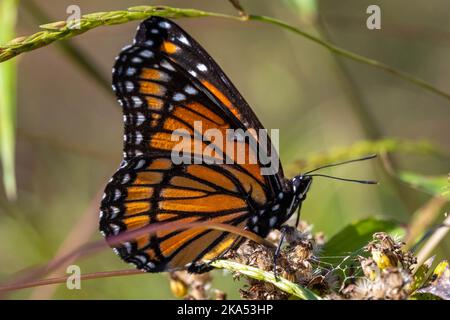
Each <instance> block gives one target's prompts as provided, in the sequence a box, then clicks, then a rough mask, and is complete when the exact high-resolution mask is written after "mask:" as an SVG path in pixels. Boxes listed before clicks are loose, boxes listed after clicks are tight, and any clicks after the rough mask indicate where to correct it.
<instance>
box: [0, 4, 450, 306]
mask: <svg viewBox="0 0 450 320" xmlns="http://www.w3.org/2000/svg"><path fill="white" fill-rule="evenodd" d="M2 1H3V0H2ZM25 2H27V4H25ZM30 3H34V6H31V5H30ZM72 4H76V5H79V6H80V8H81V10H82V13H91V12H98V11H110V10H119V9H125V8H127V7H130V6H135V5H142V4H146V5H153V4H163V5H168V6H174V7H185V8H189V7H192V8H197V9H202V10H207V11H214V12H223V13H229V14H236V11H235V10H234V9H233V8H232V6H231V5H230V4H229V2H228V1H225V0H203V1H189V0H184V1H181V0H180V1H142V0H141V1H137V0H133V1H132V0H122V1H116V2H112V1H98V0H97V1H93V0H83V1H75V0H34V1H28V0H24V1H22V2H19V10H18V17H17V27H16V35H17V36H21V35H28V34H32V33H34V32H37V31H38V25H39V24H42V23H46V22H52V21H58V20H65V19H66V17H67V16H68V15H67V13H66V8H67V7H68V6H69V5H72ZM241 4H242V5H243V6H244V7H245V9H246V10H247V11H248V12H249V13H254V14H263V15H268V16H273V17H276V18H278V19H282V20H284V21H286V22H288V23H290V24H292V25H294V26H298V27H300V28H301V29H302V30H305V31H307V32H310V33H312V34H316V35H319V36H320V37H324V38H325V39H328V40H329V41H331V42H333V43H335V44H337V45H339V46H341V47H343V48H346V49H348V50H350V51H353V52H356V53H359V54H361V55H364V56H367V57H371V58H374V59H377V60H379V61H383V62H385V63H387V64H388V65H391V66H393V67H395V68H397V69H399V70H403V71H406V72H409V73H411V74H413V75H416V76H419V77H421V78H423V79H426V80H427V81H429V82H430V83H432V84H434V85H436V86H437V87H439V88H441V89H443V90H444V91H450V64H449V63H448V56H450V24H449V23H448V21H449V20H450V10H449V9H450V3H449V2H448V1H447V0H430V1H416V2H411V1H406V0H397V1H388V0H386V1H375V0H368V1H366V0H343V1H333V0H321V1H294V0H293V1H288V0H286V1H272V0H257V1H256V0H247V1H246V0H242V1H241ZM371 4H378V5H379V6H380V7H381V10H382V29H381V30H375V31H371V30H368V29H367V28H366V18H367V16H368V15H367V14H366V8H367V7H368V6H369V5H371ZM39 11H42V12H39ZM42 13H44V14H45V15H47V16H48V17H49V20H48V21H41V20H40V19H39V15H41V16H42ZM41 18H42V17H41ZM177 23H179V24H180V25H181V26H182V27H183V28H184V29H185V30H186V31H187V32H189V33H190V34H191V35H192V36H193V37H194V38H195V39H197V40H198V41H199V42H200V43H201V44H202V45H203V46H204V47H205V48H206V50H207V51H208V52H209V53H210V55H211V56H212V57H214V59H215V60H216V61H217V62H218V63H219V64H220V65H221V66H222V68H223V70H224V71H225V72H226V74H227V75H228V76H229V77H230V78H231V80H232V81H233V82H234V84H235V85H236V87H237V88H238V89H239V91H240V92H241V93H242V95H243V96H244V97H245V98H246V100H247V101H248V102H249V104H250V105H251V106H252V108H253V109H254V111H255V113H256V114H257V115H258V116H259V118H260V120H261V121H262V123H263V124H264V125H265V127H266V128H279V129H280V154H281V159H282V162H283V165H284V169H285V171H286V172H287V174H288V175H289V176H291V175H293V174H295V173H298V171H299V170H300V168H299V167H298V166H296V165H294V163H295V161H296V160H301V159H305V158H307V157H308V155H310V154H314V153H317V152H323V151H327V150H332V149H333V148H336V147H338V146H348V145H351V144H353V143H355V142H357V141H362V140H368V139H380V138H386V137H396V138H402V139H408V140H423V139H425V140H428V141H430V142H432V143H434V144H436V145H437V146H439V148H441V149H442V150H446V151H448V150H449V149H450V140H449V137H450V125H449V123H450V108H449V106H450V103H449V100H446V99H444V98H442V97H440V96H437V95H435V94H433V93H430V92H428V91H426V90H423V89H421V88H418V87H415V86H413V85H411V84H409V83H407V82H404V81H402V80H400V79H398V78H395V77H393V76H391V75H389V74H388V73H386V72H383V71H380V70H377V69H373V68H370V67H368V66H366V65H363V64H358V63H356V62H354V61H351V60H346V59H336V58H335V57H334V56H332V55H331V54H330V52H328V51H327V50H326V49H324V48H323V47H321V46H318V45H317V44H314V43H312V42H311V41H308V40H306V39H304V38H302V37H300V36H298V35H295V34H292V33H288V32H287V31H285V30H283V29H281V28H277V27H275V26H273V25H269V24H263V23H259V22H250V23H245V24H244V23H239V22H236V21H231V20H224V19H218V18H193V19H179V20H177ZM137 24H138V22H132V23H127V24H123V25H118V26H110V27H102V28H97V29H95V30H92V31H90V32H88V33H86V34H83V35H81V36H77V37H75V38H74V39H72V40H70V43H71V44H73V45H74V46H76V48H77V49H78V50H80V51H81V52H82V53H84V54H85V55H86V56H87V57H88V60H89V61H90V62H91V63H92V64H93V65H94V66H95V68H96V69H97V70H98V72H99V73H100V75H101V76H102V77H104V78H105V79H107V80H108V81H109V79H110V74H111V68H112V65H113V62H114V58H115V56H116V55H117V54H118V52H119V51H120V49H121V48H122V47H123V46H124V45H125V44H128V43H130V42H131V40H132V38H133V36H134V33H135V29H136V26H137ZM3 40H6V39H3ZM15 60H16V62H17V68H18V69H17V70H18V74H17V130H16V134H17V137H16V139H17V140H16V161H15V163H16V176H17V185H18V189H17V199H16V200H14V201H8V200H7V198H6V196H5V190H4V189H3V186H1V187H0V281H2V282H3V281H6V280H8V279H10V278H11V277H13V275H14V274H15V273H16V272H18V271H19V270H23V269H25V268H27V267H29V266H32V265H36V264H44V263H46V262H48V261H49V260H51V259H52V258H53V257H54V256H55V254H56V253H57V252H63V251H67V250H68V249H73V248H75V247H77V246H78V245H80V244H82V243H85V242H86V241H88V240H89V241H93V240H99V239H101V236H100V234H99V233H98V232H97V219H98V209H97V207H98V204H99V194H101V192H102V190H103V187H104V185H105V183H106V182H107V181H108V179H109V177H110V176H111V175H112V174H113V173H114V171H115V170H116V168H117V167H118V164H119V163H120V160H121V155H122V152H121V148H122V130H123V129H122V126H123V125H122V115H121V110H120V108H119V105H118V103H117V102H116V101H115V98H114V96H113V94H112V91H111V90H109V89H108V90H105V88H104V87H102V86H101V85H99V82H98V81H95V80H94V79H93V78H92V76H90V75H89V74H88V73H86V72H84V71H83V70H82V69H81V68H80V66H79V65H78V64H77V63H76V61H74V59H73V58H70V57H69V56H68V55H67V54H66V53H64V51H62V50H60V48H59V47H58V45H51V46H47V47H44V48H42V49H39V50H36V51H32V52H30V53H26V54H24V55H21V56H19V57H18V58H16V59H15ZM392 161H393V163H394V164H395V168H396V169H401V170H409V171H414V172H416V173H420V174H426V175H428V174H429V175H446V174H447V173H448V172H449V169H450V168H449V167H450V166H449V161H448V158H445V157H435V156H424V155H413V154H402V153H396V154H394V155H393V157H392ZM327 173H332V174H334V175H338V176H343V177H353V178H360V179H376V180H378V181H380V185H379V186H377V187H374V186H362V185H357V184H348V183H343V182H337V181H332V180H323V179H322V180H321V179H316V181H314V184H313V187H312V190H311V192H310V193H309V195H308V200H307V201H306V202H305V203H304V205H303V209H302V219H304V220H306V221H307V222H308V223H310V224H312V225H313V226H314V230H315V231H324V232H325V234H326V235H327V236H331V235H333V234H334V233H336V232H337V231H338V230H340V229H341V228H342V227H344V226H345V225H347V224H348V223H350V222H352V221H355V220H357V219H361V218H365V217H371V216H376V217H384V218H388V219H395V220H397V221H400V222H402V223H408V222H409V221H410V219H411V217H412V215H413V213H414V212H415V211H416V210H418V209H419V208H420V207H421V206H423V205H424V204H425V203H427V201H428V200H429V199H430V197H429V196H428V195H426V194H423V193H421V192H419V191H416V190H413V189H411V188H409V187H407V186H404V185H402V184H400V183H398V182H395V181H394V182H393V181H392V179H390V178H389V176H388V175H387V174H386V173H385V170H384V169H383V167H382V165H381V162H380V161H378V160H376V161H373V162H372V163H360V164H355V165H348V166H343V167H340V168H336V169H333V170H329V171H327ZM448 208H449V207H448V205H447V206H444V207H442V208H441V209H440V212H441V216H440V218H439V220H438V221H441V220H442V219H441V218H442V214H443V213H444V212H445V211H446V210H448ZM436 253H437V254H438V255H439V256H440V257H447V258H448V257H449V256H450V241H449V239H448V237H447V240H446V241H444V242H443V243H441V245H440V247H439V248H438V250H437V252H436ZM77 263H78V264H79V265H80V266H81V270H82V272H96V271H107V270H118V269H124V268H127V265H125V264H123V262H122V261H121V260H120V259H119V258H117V257H116V256H115V255H114V254H113V253H112V251H110V250H105V251H102V252H101V253H99V254H95V255H93V256H90V257H87V258H85V259H83V260H81V261H79V262H77ZM167 278H168V277H167V275H165V274H145V275H142V276H141V275H139V276H128V277H120V278H111V279H98V280H92V281H85V282H83V283H82V290H67V289H66V288H65V286H58V287H45V288H38V289H27V290H22V291H17V292H15V293H12V294H10V295H8V297H9V298H30V297H31V298H40V299H42V298H54V299H58V298H64V299H78V298H82V299H106V298H111V299H120V298H125V299H156V298H159V299H170V298H173V296H172V294H171V293H170V288H169V284H168V281H167ZM214 284H215V287H217V288H218V289H220V290H223V291H225V292H227V293H228V295H229V297H230V298H237V297H238V288H239V286H240V285H242V284H240V283H237V282H234V281H233V280H232V278H231V276H229V275H225V274H224V273H223V272H215V280H214ZM54 289H55V290H54Z"/></svg>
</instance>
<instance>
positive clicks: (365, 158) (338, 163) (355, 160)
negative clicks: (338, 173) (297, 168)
mask: <svg viewBox="0 0 450 320" xmlns="http://www.w3.org/2000/svg"><path fill="white" fill-rule="evenodd" d="M376 157H377V155H376V154H371V155H368V156H365V157H362V158H358V159H352V160H347V161H342V162H337V163H332V164H327V165H324V166H321V167H318V168H315V169H313V170H311V171H308V172H305V173H304V175H308V174H310V173H312V172H315V171H318V170H322V169H325V168H330V167H335V166H340V165H342V164H347V163H352V162H358V161H364V160H370V159H374V158H376ZM342 180H345V179H342Z"/></svg>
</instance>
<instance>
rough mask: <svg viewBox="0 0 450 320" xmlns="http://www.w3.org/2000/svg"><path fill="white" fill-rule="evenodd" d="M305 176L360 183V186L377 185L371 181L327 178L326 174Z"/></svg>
mask: <svg viewBox="0 0 450 320" xmlns="http://www.w3.org/2000/svg"><path fill="white" fill-rule="evenodd" d="M307 176H308V177H324V178H330V179H335V180H341V181H348V182H356V183H362V184H378V182H377V181H373V180H356V179H346V178H340V177H334V176H329V175H327V174H320V173H315V174H308V175H307Z"/></svg>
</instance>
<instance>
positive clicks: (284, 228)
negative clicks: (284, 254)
mask: <svg viewBox="0 0 450 320" xmlns="http://www.w3.org/2000/svg"><path fill="white" fill-rule="evenodd" d="M288 230H289V226H281V228H280V232H281V236H280V241H279V242H278V246H277V248H276V249H275V253H274V254H273V275H274V277H275V280H276V281H278V274H277V260H278V258H279V256H280V253H281V246H282V245H283V242H284V240H285V238H286V233H287V232H288Z"/></svg>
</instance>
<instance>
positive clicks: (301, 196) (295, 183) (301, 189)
mask: <svg viewBox="0 0 450 320" xmlns="http://www.w3.org/2000/svg"><path fill="white" fill-rule="evenodd" d="M311 183H312V177H311V176H309V175H307V174H301V175H298V176H296V177H294V178H293V179H292V189H293V192H294V198H295V199H296V200H297V201H299V202H300V201H303V200H305V199H306V194H307V193H308V190H309V188H310V187H311ZM297 205H298V203H297ZM297 205H294V209H295V208H296V207H297Z"/></svg>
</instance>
